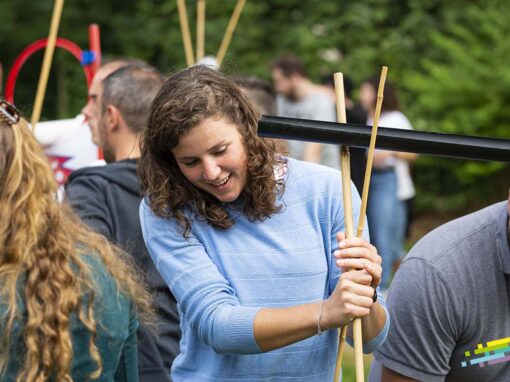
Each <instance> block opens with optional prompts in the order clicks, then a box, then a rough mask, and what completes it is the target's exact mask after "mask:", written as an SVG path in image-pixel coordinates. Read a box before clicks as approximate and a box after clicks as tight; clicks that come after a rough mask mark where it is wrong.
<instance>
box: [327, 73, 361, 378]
mask: <svg viewBox="0 0 510 382" xmlns="http://www.w3.org/2000/svg"><path fill="white" fill-rule="evenodd" d="M334 80H335V94H336V114H337V119H338V122H340V123H347V115H346V111H345V96H344V80H343V74H342V73H335V75H334ZM340 161H341V170H342V195H343V204H344V223H345V237H346V238H348V239H351V238H353V237H354V221H353V216H352V193H351V164H350V153H349V147H348V146H347V145H342V148H341V151H340ZM346 335H347V326H344V327H342V330H341V333H340V339H339V343H338V355H337V361H336V366H335V382H338V381H339V380H340V370H341V367H342V357H343V352H344V349H345V339H346ZM353 338H354V360H355V365H356V381H357V382H360V381H361V382H363V381H364V380H365V376H364V369H363V337H362V332H361V319H359V318H357V319H355V320H354V322H353Z"/></svg>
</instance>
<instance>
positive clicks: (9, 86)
mask: <svg viewBox="0 0 510 382" xmlns="http://www.w3.org/2000/svg"><path fill="white" fill-rule="evenodd" d="M47 43H48V39H47V38H43V39H40V40H37V41H35V42H33V43H32V44H30V45H29V46H27V47H26V48H25V49H23V51H22V52H21V53H20V54H19V56H18V57H17V58H16V60H15V61H14V63H13V64H12V68H11V70H10V71H9V75H8V76H7V81H6V83H5V92H4V93H5V100H6V101H7V102H10V103H12V104H14V88H15V87H16V80H17V79H18V75H19V72H20V71H21V68H22V67H23V65H24V64H25V62H26V61H27V60H28V59H29V58H30V56H32V55H33V54H34V53H35V52H37V51H39V50H41V49H44V48H45V47H46V44H47ZM56 47H57V48H62V49H64V50H67V51H68V52H69V53H71V54H72V55H73V56H74V57H75V58H76V59H77V60H78V62H79V63H80V64H81V61H82V53H83V52H82V50H81V49H80V47H79V46H78V45H76V44H75V43H74V42H72V41H69V40H67V39H65V38H60V37H58V38H57V42H56ZM82 67H83V71H84V72H85V78H86V80H87V88H88V87H89V86H90V82H91V81H92V77H93V71H92V69H91V67H90V66H82Z"/></svg>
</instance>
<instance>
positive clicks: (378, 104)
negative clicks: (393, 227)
mask: <svg viewBox="0 0 510 382" xmlns="http://www.w3.org/2000/svg"><path fill="white" fill-rule="evenodd" d="M387 73H388V67H387V66H383V67H382V70H381V79H380V80H379V89H378V90H377V102H376V105H375V113H374V124H373V125H372V135H371V136H370V147H369V148H368V155H367V167H366V170H365V183H364V184H363V193H362V195H361V210H360V213H359V220H358V230H357V232H356V236H358V237H361V234H362V233H363V227H364V225H365V213H366V212H367V202H368V190H369V188H370V176H371V175H372V163H373V161H374V150H375V141H376V138H377V128H378V127H379V117H380V116H381V109H382V103H383V98H384V84H385V83H386V75H387Z"/></svg>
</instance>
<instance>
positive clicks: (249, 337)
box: [214, 306, 262, 354]
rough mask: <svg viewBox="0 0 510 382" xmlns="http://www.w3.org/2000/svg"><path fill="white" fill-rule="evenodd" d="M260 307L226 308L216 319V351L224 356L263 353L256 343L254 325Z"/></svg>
mask: <svg viewBox="0 0 510 382" xmlns="http://www.w3.org/2000/svg"><path fill="white" fill-rule="evenodd" d="M260 309H261V308H260V307H241V306H226V307H225V308H223V309H222V310H221V311H220V313H219V314H218V316H217V317H216V319H215V320H216V325H215V327H216V328H217V329H216V330H215V332H214V337H215V340H214V343H215V345H216V346H214V348H215V350H216V351H217V352H219V353H222V354H231V353H235V354H258V353H262V351H261V350H260V348H259V347H258V345H257V342H256V341H255V336H254V334H253V323H254V321H255V315H256V314H257V312H258V311H259V310H260Z"/></svg>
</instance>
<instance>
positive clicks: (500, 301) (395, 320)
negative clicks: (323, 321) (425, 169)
mask: <svg viewBox="0 0 510 382" xmlns="http://www.w3.org/2000/svg"><path fill="white" fill-rule="evenodd" d="M507 206H508V204H507V202H502V203H498V204H494V205H492V206H490V207H487V208H485V209H483V210H481V211H477V212H475V213H473V214H470V215H467V216H464V217H462V218H459V219H457V220H454V221H452V222H450V223H447V224H445V225H443V226H441V227H439V228H438V229H436V230H434V231H432V232H431V233H430V234H428V235H427V236H425V237H424V238H423V239H422V240H421V241H420V242H419V243H418V244H416V246H415V247H414V248H413V249H412V251H411V252H410V253H409V255H408V256H407V257H406V259H405V260H404V262H403V263H402V265H401V267H400V268H399V270H398V272H397V274H396V276H395V279H394V281H393V283H392V285H391V288H390V290H389V295H388V301H387V306H388V310H389V313H390V317H391V327H390V331H389V334H388V337H387V339H386V342H385V343H384V344H383V345H382V346H381V347H380V348H379V350H378V351H377V352H376V353H375V355H374V356H375V361H374V362H373V364H372V370H371V374H370V378H369V381H370V382H375V381H380V380H381V378H380V373H381V365H380V364H381V363H382V364H383V365H384V366H386V367H387V368H389V369H392V370H394V371H396V372H398V373H400V374H402V375H405V376H407V377H410V378H414V379H417V380H420V381H462V382H470V381H473V382H474V381H476V382H480V381H510V249H509V244H508V210H507Z"/></svg>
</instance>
